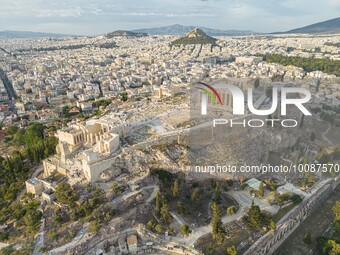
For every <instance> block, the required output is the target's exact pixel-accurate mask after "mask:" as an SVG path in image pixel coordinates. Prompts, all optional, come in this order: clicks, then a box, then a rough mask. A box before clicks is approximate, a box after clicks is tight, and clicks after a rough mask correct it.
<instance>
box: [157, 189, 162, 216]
mask: <svg viewBox="0 0 340 255" xmlns="http://www.w3.org/2000/svg"><path fill="white" fill-rule="evenodd" d="M160 211H161V197H160V193H159V191H158V190H157V192H156V212H158V213H159V212H160Z"/></svg>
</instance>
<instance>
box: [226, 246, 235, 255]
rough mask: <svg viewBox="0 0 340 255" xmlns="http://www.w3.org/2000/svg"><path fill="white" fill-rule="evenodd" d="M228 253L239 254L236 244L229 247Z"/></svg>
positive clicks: (230, 254)
mask: <svg viewBox="0 0 340 255" xmlns="http://www.w3.org/2000/svg"><path fill="white" fill-rule="evenodd" d="M227 253H228V255H237V254H238V253H237V250H236V248H235V246H234V245H233V246H230V247H228V248H227Z"/></svg>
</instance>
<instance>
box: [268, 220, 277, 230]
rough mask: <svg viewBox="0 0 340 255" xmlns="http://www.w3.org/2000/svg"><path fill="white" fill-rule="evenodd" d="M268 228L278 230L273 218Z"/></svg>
mask: <svg viewBox="0 0 340 255" xmlns="http://www.w3.org/2000/svg"><path fill="white" fill-rule="evenodd" d="M268 228H269V229H271V230H272V231H273V232H275V231H276V224H275V222H274V221H273V220H271V221H270V224H269V226H268Z"/></svg>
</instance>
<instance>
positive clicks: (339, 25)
mask: <svg viewBox="0 0 340 255" xmlns="http://www.w3.org/2000/svg"><path fill="white" fill-rule="evenodd" d="M196 28H199V29H201V30H202V31H204V32H205V33H206V34H207V35H208V36H246V35H252V34H259V33H257V32H254V31H251V30H220V29H213V28H207V27H200V26H183V25H179V24H175V25H171V26H164V27H155V28H142V29H134V30H130V31H124V30H118V31H114V32H111V33H107V34H106V35H105V36H107V37H110V38H111V37H115V36H127V37H134V36H138V37H139V36H145V35H146V34H149V35H185V34H187V33H188V32H190V31H192V30H194V29H196ZM293 33H297V34H298V33H301V34H327V33H328V34H336V33H340V18H335V19H330V20H326V21H323V22H318V23H315V24H312V25H309V26H305V27H301V28H296V29H292V30H289V31H286V32H275V33H272V34H293ZM262 34H264V33H262ZM66 36H73V35H66V34H56V33H44V32H31V31H10V30H6V31H0V39H10V38H38V37H66Z"/></svg>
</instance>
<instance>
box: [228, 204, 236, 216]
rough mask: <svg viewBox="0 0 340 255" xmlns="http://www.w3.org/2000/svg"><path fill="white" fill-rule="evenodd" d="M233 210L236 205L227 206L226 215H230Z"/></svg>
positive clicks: (233, 212)
mask: <svg viewBox="0 0 340 255" xmlns="http://www.w3.org/2000/svg"><path fill="white" fill-rule="evenodd" d="M235 212H236V207H235V206H234V205H232V206H229V207H228V208H227V215H229V216H232V215H234V214H235Z"/></svg>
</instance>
